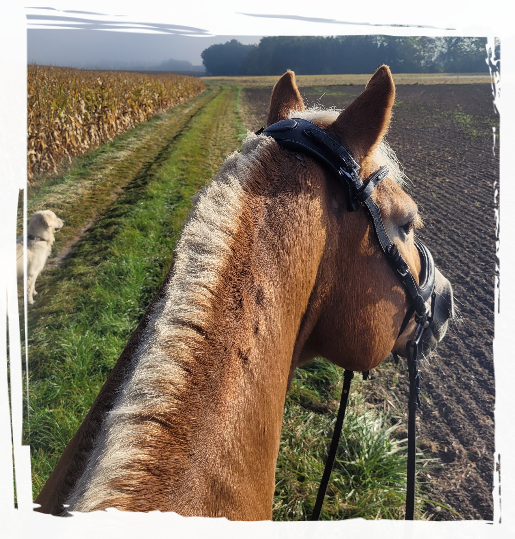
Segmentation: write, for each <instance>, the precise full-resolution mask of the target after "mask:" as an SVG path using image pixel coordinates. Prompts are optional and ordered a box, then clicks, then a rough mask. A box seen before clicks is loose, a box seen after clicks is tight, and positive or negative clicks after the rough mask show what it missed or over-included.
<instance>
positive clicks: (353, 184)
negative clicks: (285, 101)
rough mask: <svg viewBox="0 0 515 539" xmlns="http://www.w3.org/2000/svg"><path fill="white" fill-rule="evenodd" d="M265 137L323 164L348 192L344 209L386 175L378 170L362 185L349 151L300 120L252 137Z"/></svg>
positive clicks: (354, 206)
mask: <svg viewBox="0 0 515 539" xmlns="http://www.w3.org/2000/svg"><path fill="white" fill-rule="evenodd" d="M261 134H263V135H267V136H269V137H272V138H273V139H275V140H276V141H277V143H278V144H279V145H281V146H284V147H285V148H288V149H290V150H297V151H301V152H303V153H306V154H308V155H310V156H311V157H314V158H315V159H317V160H319V161H322V162H324V163H325V164H326V165H327V166H329V168H330V169H332V171H333V172H335V173H336V176H337V177H338V178H339V179H340V181H341V182H342V184H343V185H344V187H345V188H346V189H347V192H348V195H349V196H348V197H347V201H348V209H349V211H356V210H357V209H359V207H360V206H361V204H360V203H361V202H364V201H365V200H366V199H367V198H368V197H369V196H370V195H371V193H372V191H373V190H374V189H375V187H376V186H377V185H378V184H379V183H380V182H381V181H383V180H384V179H385V178H386V176H387V175H388V168H387V167H381V168H380V169H379V170H377V171H376V172H374V174H372V175H371V176H370V177H369V178H368V179H367V181H366V182H365V183H364V182H363V181H362V180H361V178H360V176H359V169H360V166H359V165H358V164H357V163H356V161H355V160H354V158H353V157H352V155H351V154H350V152H349V151H348V150H347V148H345V146H343V145H342V144H340V143H339V142H337V141H336V140H335V139H334V138H333V137H331V135H329V134H328V133H327V132H326V131H324V130H323V129H322V128H321V127H318V125H315V124H313V123H311V122H309V121H308V120H303V119H301V118H291V119H289V120H282V121H280V122H277V123H275V124H272V125H270V126H268V127H267V128H266V129H264V128H261V129H260V130H259V131H258V132H257V133H256V135H261Z"/></svg>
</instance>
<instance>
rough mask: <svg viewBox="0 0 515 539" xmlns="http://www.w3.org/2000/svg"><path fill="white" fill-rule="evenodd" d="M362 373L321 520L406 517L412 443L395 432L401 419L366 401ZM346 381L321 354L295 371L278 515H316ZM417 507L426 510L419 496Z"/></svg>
mask: <svg viewBox="0 0 515 539" xmlns="http://www.w3.org/2000/svg"><path fill="white" fill-rule="evenodd" d="M358 375H359V373H356V376H355V377H354V380H353V382H352V385H351V392H350V395H349V402H348V406H347V410H346V415H345V421H344V423H343V430H342V436H341V440H340V445H339V448H338V452H337V455H336V462H335V465H334V468H333V472H332V475H331V481H330V483H329V486H328V489H327V494H326V497H325V500H324V505H323V509H322V514H321V517H320V518H321V520H342V519H348V518H365V519H402V518H404V506H405V501H406V455H407V452H406V440H399V439H397V437H396V431H397V429H398V421H399V417H396V416H395V415H394V414H392V413H390V414H386V413H384V412H381V411H380V410H379V409H378V408H374V407H373V406H371V405H370V404H367V403H366V402H365V401H364V399H363V392H362V389H361V385H362V384H363V383H367V382H363V381H362V380H361V379H360V378H359V376H358ZM341 382H342V371H341V370H340V369H338V368H337V367H335V366H334V365H332V364H330V363H329V362H327V361H325V360H323V359H317V360H314V361H313V362H312V363H310V364H308V365H307V366H305V367H303V368H300V369H297V373H296V378H295V379H294V381H293V382H292V387H291V390H290V392H289V395H288V398H287V401H286V407H285V413H284V420H283V433H282V439H281V449H280V452H279V458H278V466H277V472H276V491H275V498H274V520H308V519H309V518H310V516H311V514H312V512H313V508H314V505H315V501H316V496H317V492H318V485H319V483H320V480H321V478H322V474H323V471H324V465H325V460H326V457H327V452H328V449H329V444H330V439H331V436H332V432H333V428H334V422H335V420H336V412H337V406H338V401H339V398H340V393H341ZM419 457H420V455H419ZM419 463H420V458H419ZM417 507H419V508H420V507H422V500H421V499H419V498H418V496H417ZM418 518H421V516H420V514H419V516H418Z"/></svg>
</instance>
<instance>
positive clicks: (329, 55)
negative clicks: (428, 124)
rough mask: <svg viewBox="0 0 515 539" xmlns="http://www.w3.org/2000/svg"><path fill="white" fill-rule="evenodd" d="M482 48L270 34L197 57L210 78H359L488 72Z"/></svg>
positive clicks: (458, 40) (419, 40) (455, 41)
mask: <svg viewBox="0 0 515 539" xmlns="http://www.w3.org/2000/svg"><path fill="white" fill-rule="evenodd" d="M485 45H486V40H485V39H484V38H472V37H468V38H467V37H465V38H464V37H436V38H430V37H399V36H383V35H376V36H332V37H320V36H309V37H295V36H271V37H263V38H262V39H261V41H260V42H259V45H258V46H255V45H242V44H241V43H239V42H238V41H236V40H234V39H233V40H232V41H230V42H228V43H225V44H224V45H213V46H211V47H209V48H208V49H206V50H205V51H204V52H203V53H202V58H203V60H204V65H205V66H206V70H207V71H208V72H209V73H210V74H212V75H280V74H281V73H284V71H286V70H287V69H292V70H293V71H295V72H296V73H297V74H299V75H316V74H332V73H356V74H358V73H371V72H373V71H374V70H375V69H376V68H377V67H378V66H379V65H381V64H387V65H389V66H390V68H391V69H392V71H393V72H394V73H421V72H442V71H447V72H451V73H452V72H481V71H487V70H488V67H487V64H486V62H485V60H486V48H485ZM496 49H497V47H496Z"/></svg>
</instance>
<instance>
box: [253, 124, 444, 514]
mask: <svg viewBox="0 0 515 539" xmlns="http://www.w3.org/2000/svg"><path fill="white" fill-rule="evenodd" d="M261 134H263V135H266V136H268V137H272V138H273V139H274V140H275V141H276V142H277V143H278V144H279V145H280V146H282V147H284V148H288V149H290V150H294V151H297V152H302V153H305V154H307V155H309V156H311V157H313V158H314V159H316V160H317V161H320V162H322V163H323V164H325V165H326V166H328V167H329V168H330V169H331V170H332V171H333V172H334V173H335V176H336V178H338V180H339V181H340V183H341V184H342V186H343V187H344V188H345V190H346V192H347V208H348V210H349V211H350V212H353V211H357V210H358V209H359V208H361V207H362V206H363V207H365V208H366V209H367V211H368V213H369V214H370V217H371V218H372V222H373V225H374V230H375V233H376V236H377V239H378V241H379V245H380V246H381V249H382V251H383V253H384V255H385V256H386V259H387V260H388V262H389V263H390V265H391V267H392V268H393V270H394V271H395V273H396V275H397V277H398V279H399V280H400V281H401V283H402V284H403V286H404V289H405V290H406V293H407V296H408V298H409V302H410V304H411V306H410V308H409V309H408V312H407V313H406V316H405V317H404V320H403V322H402V325H401V329H400V332H399V336H400V335H401V333H403V331H404V330H405V329H406V327H407V325H408V323H409V321H410V320H411V317H412V316H413V314H414V313H415V321H416V323H417V327H416V330H415V333H414V336H413V338H412V339H411V340H410V341H409V342H408V344H407V346H406V357H407V361H408V370H409V376H410V397H409V407H408V410H409V417H408V465H407V489H406V515H405V519H406V520H413V517H414V507H415V449H416V443H415V426H416V425H415V412H416V410H417V408H418V406H419V405H420V400H419V392H420V383H419V373H418V367H417V356H418V351H419V346H420V344H421V342H422V338H423V335H424V331H425V330H426V329H427V328H428V327H429V324H430V323H431V320H432V317H433V313H434V306H435V291H434V289H435V266H434V261H433V257H432V256H431V253H430V252H429V249H428V248H427V247H426V246H425V245H424V244H423V243H422V242H421V241H419V240H415V245H416V247H417V249H418V252H419V255H420V261H421V272H420V275H419V282H420V283H421V284H420V285H419V284H417V282H416V280H415V279H414V277H413V274H412V273H411V270H410V268H409V266H408V264H407V263H406V261H405V260H404V258H403V257H402V255H401V254H400V253H399V251H398V249H397V246H396V245H395V244H394V243H393V242H392V241H391V240H390V238H389V237H388V234H387V233H386V230H385V227H384V224H383V221H382V219H381V211H380V209H379V207H378V206H377V204H376V203H375V202H374V200H373V199H372V198H371V196H370V195H371V194H372V192H373V191H374V189H375V188H376V187H377V186H378V185H379V184H380V183H381V182H382V181H383V180H384V179H385V178H386V177H387V176H388V168H387V167H385V166H382V167H380V168H379V169H378V170H376V171H375V172H374V173H372V174H371V175H370V176H369V177H368V178H367V179H366V180H365V181H363V180H362V179H361V177H360V175H359V170H360V166H359V165H358V164H357V163H356V161H355V160H354V158H353V157H352V155H351V154H350V152H349V151H348V150H347V149H346V148H345V147H344V146H343V145H342V144H340V143H339V142H338V141H336V140H335V139H334V138H333V137H331V136H330V135H329V134H328V133H327V132H326V131H324V130H323V129H322V128H320V127H318V126H317V125H315V124H313V123H311V122H309V121H308V120H304V119H301V118H291V119H289V120H282V121H280V122H277V123H275V124H272V125H270V126H269V127H267V128H266V129H264V128H261V129H260V130H259V131H257V133H256V135H261ZM430 297H431V298H432V301H431V310H430V311H428V310H427V308H426V302H427V301H428V300H429V298H430ZM394 357H395V358H396V361H397V360H398V358H397V356H396V354H395V355H394ZM352 376H353V373H352V371H348V370H345V372H344V387H343V392H342V398H341V401H340V408H339V410H338V417H337V420H336V424H335V428H334V432H333V438H332V441H331V446H330V448H329V455H328V457H327V461H326V466H325V470H324V475H323V477H322V481H321V483H320V487H319V490H318V495H317V501H316V504H315V509H314V511H313V515H312V517H311V520H318V518H319V516H320V511H321V509H322V504H323V500H324V496H325V491H326V488H327V484H328V482H329V478H330V475H331V471H332V468H333V464H334V459H335V456H336V449H337V447H338V442H339V438H340V434H341V429H342V424H343V419H344V417H345V408H346V406H347V399H348V394H349V389H350V382H351V380H352ZM367 377H368V371H367ZM364 378H365V373H364Z"/></svg>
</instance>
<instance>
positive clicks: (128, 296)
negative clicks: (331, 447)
mask: <svg viewBox="0 0 515 539" xmlns="http://www.w3.org/2000/svg"><path fill="white" fill-rule="evenodd" d="M238 99H239V91H238V89H236V88H227V87H216V86H215V87H212V88H209V89H208V91H206V92H205V93H204V94H202V95H201V96H199V97H198V98H195V99H193V100H192V101H191V102H189V103H188V104H186V105H183V106H181V107H177V108H176V109H171V110H170V111H169V112H167V113H165V114H163V115H162V116H160V117H159V118H157V119H155V120H154V121H153V122H150V123H149V124H145V125H142V126H139V127H137V128H136V129H134V130H132V131H131V132H129V133H127V134H126V135H124V136H122V137H120V139H118V140H117V141H116V142H114V143H112V144H110V145H109V146H107V147H104V148H101V149H99V150H97V151H95V152H92V153H91V154H90V155H88V156H85V157H84V158H81V159H79V160H77V162H76V164H75V165H74V166H73V167H71V169H70V170H69V172H68V173H67V174H66V175H65V176H64V177H63V178H61V179H60V180H58V181H54V182H52V183H50V184H49V185H47V186H43V187H41V189H39V191H38V192H37V193H35V194H34V196H33V197H32V198H31V203H30V205H29V214H30V213H32V211H34V210H36V209H39V208H40V207H47V208H49V207H51V208H52V209H54V210H55V211H56V213H57V214H58V215H59V216H61V217H62V218H64V219H65V221H66V226H65V227H64V228H63V230H62V231H61V232H60V233H59V235H58V238H59V240H60V241H59V242H58V243H57V244H56V251H58V252H62V251H63V250H68V249H69V248H70V245H71V244H74V242H75V241H76V238H77V236H79V239H78V241H76V244H75V245H74V247H73V249H72V250H71V252H70V254H69V256H68V258H67V259H65V260H64V262H63V263H62V264H61V265H60V266H58V267H54V268H53V269H51V270H47V271H46V272H44V273H43V274H42V275H41V276H40V279H39V280H38V285H39V286H38V288H39V291H40V293H39V295H38V296H37V299H36V304H35V306H34V308H31V309H30V311H29V336H30V338H29V352H30V353H29V362H30V366H31V372H30V386H29V387H30V394H29V402H30V412H29V429H28V430H30V436H29V441H30V445H31V448H32V459H33V491H34V495H36V494H37V493H38V492H39V490H40V489H41V487H42V485H43V484H44V482H45V481H46V478H47V477H48V475H49V473H50V472H51V470H52V469H53V467H54V466H55V464H56V462H57V459H58V457H59V456H60V454H61V453H62V451H63V449H64V447H65V445H66V443H67V442H68V440H69V439H70V438H71V436H72V435H73V434H74V432H75V431H76V429H77V428H78V426H79V424H80V422H81V421H82V419H83V417H84V416H85V414H86V413H87V411H88V409H89V407H90V406H91V404H92V402H93V400H94V398H95V396H96V394H97V393H98V391H99V390H100V388H101V386H102V384H103V382H104V381H105V378H106V376H107V375H108V373H109V372H110V370H111V368H112V367H113V365H114V363H115V361H116V359H117V358H118V356H119V354H120V353H121V350H122V349H123V347H124V345H125V343H126V341H127V339H128V337H129V336H130V334H131V333H132V332H133V331H134V329H135V327H136V325H137V323H138V321H139V319H140V318H141V316H142V314H143V313H144V310H145V308H146V306H147V305H148V304H149V302H150V300H151V299H152V297H153V295H154V294H155V292H156V289H157V288H158V286H159V285H160V283H161V281H162V280H163V278H164V275H165V274H166V271H167V270H168V267H169V266H170V263H171V256H172V250H173V247H174V244H175V241H176V239H177V237H178V233H179V231H180V229H181V226H182V223H183V221H184V220H185V218H186V217H187V214H188V211H189V208H190V202H191V197H192V195H194V194H195V192H196V191H197V190H198V189H199V188H200V187H202V185H203V184H204V183H205V182H206V181H207V180H209V179H210V178H211V176H212V175H213V173H214V172H215V171H216V169H217V168H218V167H219V166H220V164H221V163H222V162H223V160H224V158H225V157H226V154H227V151H231V149H236V148H238V146H239V144H240V140H241V138H242V136H243V135H244V129H243V127H242V124H241V121H240V120H239V116H238V115H237V112H238V111H237V107H238V106H239V100H238ZM99 180H100V181H99ZM97 182H98V183H97ZM91 221H93V224H92V225H91V226H90V227H89V228H88V230H87V232H86V233H84V232H83V228H84V226H85V225H86V224H87V223H89V222H91ZM81 231H82V232H81ZM27 434H28V431H27Z"/></svg>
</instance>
